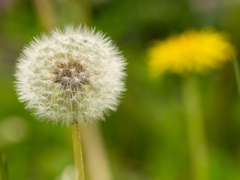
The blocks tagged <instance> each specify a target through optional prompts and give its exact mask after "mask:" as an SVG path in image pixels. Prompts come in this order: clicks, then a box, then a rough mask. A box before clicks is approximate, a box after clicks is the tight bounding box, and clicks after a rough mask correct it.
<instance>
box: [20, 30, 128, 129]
mask: <svg viewBox="0 0 240 180" xmlns="http://www.w3.org/2000/svg"><path fill="white" fill-rule="evenodd" d="M125 66H126V62H125V59H124V57H123V56H122V55H121V53H120V52H119V50H118V48H117V47H116V46H115V45H113V43H112V41H111V40H110V39H109V38H107V37H105V35H103V34H102V33H101V32H96V31H95V30H94V29H88V28H87V27H82V26H80V27H78V28H74V27H72V26H67V27H66V28H65V29H64V30H63V31H61V30H59V29H56V30H54V31H52V32H51V33H50V34H49V35H42V36H41V37H39V38H35V39H34V40H33V41H32V42H30V44H29V46H27V47H25V49H24V50H23V52H22V54H21V56H20V58H19V59H18V61H17V65H16V69H17V70H16V73H15V77H16V79H17V81H16V89H17V93H18V95H19V100H20V101H21V102H25V104H26V108H27V109H31V110H33V112H34V114H35V115H37V116H38V117H39V119H40V120H42V121H50V120H51V121H52V122H54V123H57V122H60V123H62V124H67V125H70V124H71V123H73V122H75V121H76V120H77V122H78V123H85V122H87V123H92V122H96V121H98V120H103V119H104V114H106V113H108V112H109V110H112V111H115V110H116V108H117V105H118V104H119V98H120V96H121V94H122V92H123V91H124V90H125V83H124V79H125V77H126V73H125V72H124V69H125Z"/></svg>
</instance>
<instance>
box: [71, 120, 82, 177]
mask: <svg viewBox="0 0 240 180" xmlns="http://www.w3.org/2000/svg"><path fill="white" fill-rule="evenodd" d="M72 137H73V157H74V164H75V180H84V167H83V155H82V145H81V135H80V127H79V125H78V124H77V123H74V124H73V125H72Z"/></svg>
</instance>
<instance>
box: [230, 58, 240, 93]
mask: <svg viewBox="0 0 240 180" xmlns="http://www.w3.org/2000/svg"><path fill="white" fill-rule="evenodd" d="M232 62H233V67H234V71H235V76H236V81H237V88H238V94H239V96H240V68H239V63H238V61H237V59H235V58H233V57H232Z"/></svg>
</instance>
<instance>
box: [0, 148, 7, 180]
mask: <svg viewBox="0 0 240 180" xmlns="http://www.w3.org/2000/svg"><path fill="white" fill-rule="evenodd" d="M0 180H8V168H7V155H6V153H4V152H0Z"/></svg>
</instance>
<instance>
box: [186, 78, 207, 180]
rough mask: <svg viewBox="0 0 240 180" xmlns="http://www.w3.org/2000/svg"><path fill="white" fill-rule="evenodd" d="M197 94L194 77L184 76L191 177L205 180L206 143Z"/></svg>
mask: <svg viewBox="0 0 240 180" xmlns="http://www.w3.org/2000/svg"><path fill="white" fill-rule="evenodd" d="M199 95H200V93H199V92H198V84H197V79H196V77H194V76H193V77H190V76H189V77H186V78H185V79H184V85H183V101H184V102H183V107H184V109H185V113H186V118H185V119H186V126H187V127H186V129H187V136H188V141H189V151H190V161H191V167H192V173H193V174H192V176H193V177H192V179H193V180H207V179H209V178H208V157H207V144H206V138H205V132H204V121H203V115H202V111H201V103H200V97H199Z"/></svg>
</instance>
